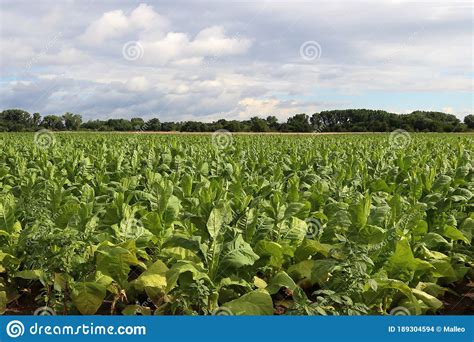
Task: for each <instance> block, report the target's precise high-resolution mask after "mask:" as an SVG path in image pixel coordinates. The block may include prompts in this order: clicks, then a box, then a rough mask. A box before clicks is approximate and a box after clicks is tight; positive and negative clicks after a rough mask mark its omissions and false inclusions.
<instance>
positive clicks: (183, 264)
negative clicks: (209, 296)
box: [166, 261, 211, 292]
mask: <svg viewBox="0 0 474 342" xmlns="http://www.w3.org/2000/svg"><path fill="white" fill-rule="evenodd" d="M185 273H189V274H190V275H191V278H192V279H193V280H200V279H204V280H206V281H208V282H211V280H210V279H209V276H208V275H207V274H206V273H204V270H202V269H201V267H199V266H197V265H196V264H194V263H192V262H188V261H178V262H177V263H175V264H174V265H173V266H172V267H171V268H170V269H169V270H168V271H167V272H166V282H167V286H166V292H169V291H171V290H172V289H173V288H174V287H175V286H176V285H177V284H178V280H179V279H180V276H181V275H182V274H185Z"/></svg>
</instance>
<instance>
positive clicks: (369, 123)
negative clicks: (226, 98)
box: [0, 109, 474, 132]
mask: <svg viewBox="0 0 474 342" xmlns="http://www.w3.org/2000/svg"><path fill="white" fill-rule="evenodd" d="M38 129H50V130H55V131H79V130H84V131H146V132H155V131H167V132H170V131H179V132H214V131H216V130H219V129H225V130H228V131H230V132H391V131H393V130H396V129H404V130H406V131H409V132H465V131H470V130H473V129H474V115H472V114H470V115H467V116H466V117H465V118H464V122H461V121H460V120H459V119H458V118H457V117H456V116H455V115H452V114H446V113H442V112H427V111H414V112H412V113H410V114H396V113H389V112H386V111H383V110H369V109H343V110H329V111H322V112H320V113H314V114H312V115H311V116H309V115H307V114H296V115H294V116H292V117H289V118H288V119H287V120H286V122H279V121H278V119H277V118H276V116H273V115H270V116H267V117H266V118H261V117H258V116H254V117H252V118H251V119H249V120H243V121H238V120H225V119H221V120H218V121H214V122H210V123H208V122H199V121H182V122H161V121H160V120H159V119H158V118H153V119H150V120H147V121H145V120H143V119H142V118H139V117H136V118H132V119H130V120H127V119H108V120H89V121H86V122H83V120H82V116H81V115H80V114H74V113H69V112H67V113H65V114H64V115H62V116H58V115H46V116H44V117H42V116H41V115H40V114H39V113H33V114H30V113H28V112H27V111H24V110H21V109H6V110H4V111H2V112H1V113H0V132H2V131H4V132H5V131H6V132H25V131H36V130H38Z"/></svg>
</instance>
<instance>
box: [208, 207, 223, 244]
mask: <svg viewBox="0 0 474 342" xmlns="http://www.w3.org/2000/svg"><path fill="white" fill-rule="evenodd" d="M223 224H224V213H223V209H222V208H220V207H216V208H213V209H212V210H211V213H210V215H209V218H208V220H207V231H208V232H209V235H210V236H211V238H212V239H215V238H216V237H217V235H219V232H220V230H221V228H222V225H223Z"/></svg>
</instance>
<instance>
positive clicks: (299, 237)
mask: <svg viewBox="0 0 474 342" xmlns="http://www.w3.org/2000/svg"><path fill="white" fill-rule="evenodd" d="M307 231H308V225H307V224H306V222H305V221H303V220H301V219H299V218H297V217H292V218H291V220H290V222H289V223H288V224H287V225H286V227H285V229H284V231H283V234H282V238H283V239H288V240H290V241H297V242H301V241H303V239H304V237H305V236H306V233H307Z"/></svg>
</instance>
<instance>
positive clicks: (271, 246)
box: [254, 240, 284, 267]
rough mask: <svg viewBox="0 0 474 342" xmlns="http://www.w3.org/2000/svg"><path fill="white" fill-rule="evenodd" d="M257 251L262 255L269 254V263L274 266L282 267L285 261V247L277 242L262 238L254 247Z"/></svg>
mask: <svg viewBox="0 0 474 342" xmlns="http://www.w3.org/2000/svg"><path fill="white" fill-rule="evenodd" d="M254 251H255V253H257V254H258V255H259V256H261V257H265V256H269V257H270V258H269V261H268V264H269V265H270V266H274V267H280V266H281V265H282V263H283V260H284V259H283V254H284V250H283V247H282V246H281V245H280V244H279V243H276V242H273V241H267V240H260V241H259V242H257V244H256V245H255V248H254Z"/></svg>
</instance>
